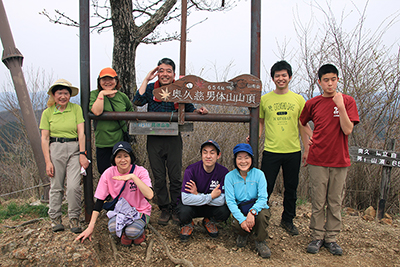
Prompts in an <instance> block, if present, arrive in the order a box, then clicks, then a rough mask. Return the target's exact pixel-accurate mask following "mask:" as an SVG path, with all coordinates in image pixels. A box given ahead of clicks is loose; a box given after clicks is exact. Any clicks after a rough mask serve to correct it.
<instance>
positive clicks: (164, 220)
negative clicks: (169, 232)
mask: <svg viewBox="0 0 400 267" xmlns="http://www.w3.org/2000/svg"><path fill="white" fill-rule="evenodd" d="M169 219H171V213H170V212H169V210H168V209H161V215H160V217H159V218H158V224H161V225H167V224H168V221H169Z"/></svg>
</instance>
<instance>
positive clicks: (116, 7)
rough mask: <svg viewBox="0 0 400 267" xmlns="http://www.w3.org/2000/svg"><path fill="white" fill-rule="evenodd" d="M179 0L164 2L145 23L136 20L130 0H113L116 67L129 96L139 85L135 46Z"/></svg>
mask: <svg viewBox="0 0 400 267" xmlns="http://www.w3.org/2000/svg"><path fill="white" fill-rule="evenodd" d="M175 3H176V0H166V1H165V3H164V4H163V5H162V6H161V7H160V8H159V9H158V10H157V11H156V12H155V13H154V14H153V15H152V16H151V17H150V18H149V19H148V20H147V21H146V22H145V23H143V24H142V25H140V26H139V27H138V26H137V25H136V24H135V21H134V19H133V14H132V1H131V0H111V1H110V5H111V21H112V26H113V30H114V47H113V67H114V68H115V70H116V72H117V73H118V77H119V78H120V81H121V85H122V89H121V90H122V92H124V93H125V94H126V95H127V96H128V97H129V98H130V99H132V98H133V96H134V94H135V92H136V89H137V84H136V69H135V60H136V48H137V47H138V45H139V44H140V42H141V41H142V40H143V39H144V38H145V37H146V36H147V35H149V34H150V33H152V32H153V31H154V29H155V28H156V27H157V26H158V25H159V24H161V23H162V22H163V21H164V19H165V17H166V16H167V15H168V13H169V12H170V10H171V9H172V7H173V6H174V5H175Z"/></svg>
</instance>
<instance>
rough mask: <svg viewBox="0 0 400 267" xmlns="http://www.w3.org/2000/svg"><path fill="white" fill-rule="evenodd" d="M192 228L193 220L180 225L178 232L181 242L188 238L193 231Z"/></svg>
mask: <svg viewBox="0 0 400 267" xmlns="http://www.w3.org/2000/svg"><path fill="white" fill-rule="evenodd" d="M193 228H194V223H193V221H191V222H190V223H188V224H185V225H184V226H182V227H181V233H180V234H179V237H180V239H181V242H187V241H188V240H189V237H190V236H191V235H192V233H193Z"/></svg>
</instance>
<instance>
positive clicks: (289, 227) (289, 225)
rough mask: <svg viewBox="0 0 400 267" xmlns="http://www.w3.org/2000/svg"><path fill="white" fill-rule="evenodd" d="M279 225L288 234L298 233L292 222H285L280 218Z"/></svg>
mask: <svg viewBox="0 0 400 267" xmlns="http://www.w3.org/2000/svg"><path fill="white" fill-rule="evenodd" d="M280 226H281V227H282V228H283V229H285V230H286V232H288V233H289V234H290V235H299V230H297V227H296V226H295V225H294V224H293V222H286V221H283V220H282V221H281V225H280Z"/></svg>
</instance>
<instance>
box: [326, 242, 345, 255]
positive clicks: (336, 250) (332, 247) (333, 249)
mask: <svg viewBox="0 0 400 267" xmlns="http://www.w3.org/2000/svg"><path fill="white" fill-rule="evenodd" d="M324 247H326V248H327V249H328V250H329V252H330V253H332V254H333V255H342V254H343V249H342V248H341V247H340V246H339V245H338V243H336V242H330V243H326V242H325V243H324Z"/></svg>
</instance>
